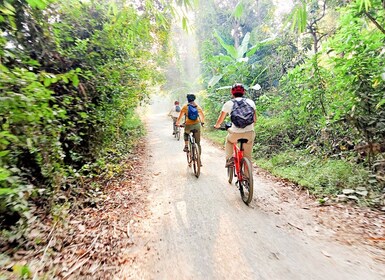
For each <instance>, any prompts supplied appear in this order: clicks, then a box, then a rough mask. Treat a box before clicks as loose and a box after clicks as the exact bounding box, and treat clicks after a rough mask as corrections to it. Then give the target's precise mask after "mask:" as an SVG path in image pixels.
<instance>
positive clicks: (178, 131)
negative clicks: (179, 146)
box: [176, 128, 180, 141]
mask: <svg viewBox="0 0 385 280" xmlns="http://www.w3.org/2000/svg"><path fill="white" fill-rule="evenodd" d="M179 139H180V128H178V129H177V130H176V140H178V141H179Z"/></svg>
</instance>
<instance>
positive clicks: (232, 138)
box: [225, 129, 238, 159]
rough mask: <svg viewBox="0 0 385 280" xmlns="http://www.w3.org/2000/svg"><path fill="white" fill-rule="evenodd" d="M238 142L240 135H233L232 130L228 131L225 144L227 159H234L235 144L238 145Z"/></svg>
mask: <svg viewBox="0 0 385 280" xmlns="http://www.w3.org/2000/svg"><path fill="white" fill-rule="evenodd" d="M237 140H238V133H233V132H232V131H231V130H230V129H228V130H227V136H226V142H225V151H226V159H229V158H232V157H233V144H234V143H237Z"/></svg>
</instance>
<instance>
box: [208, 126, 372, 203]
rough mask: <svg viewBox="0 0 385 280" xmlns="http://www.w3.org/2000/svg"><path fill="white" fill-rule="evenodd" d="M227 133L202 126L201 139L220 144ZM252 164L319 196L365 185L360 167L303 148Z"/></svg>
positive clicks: (365, 179) (365, 177)
mask: <svg viewBox="0 0 385 280" xmlns="http://www.w3.org/2000/svg"><path fill="white" fill-rule="evenodd" d="M226 134H227V132H225V131H216V130H209V129H206V130H205V131H204V133H203V135H204V137H205V138H208V139H209V140H211V141H213V142H215V143H218V144H220V145H224V139H225V136H226ZM254 161H255V162H256V164H257V165H258V166H259V167H261V168H263V169H265V170H267V171H269V172H270V173H272V174H273V175H275V176H277V177H280V178H284V179H288V180H290V181H291V182H293V183H297V184H298V185H300V186H302V187H305V188H307V189H308V190H309V191H310V193H312V194H314V195H317V196H319V197H322V196H328V195H337V194H340V193H341V191H342V190H343V189H356V188H357V187H365V186H366V185H367V184H368V183H367V182H368V180H369V173H368V171H367V170H365V169H364V167H362V166H360V165H356V164H350V163H348V162H346V161H343V160H335V159H328V158H320V157H319V156H316V155H312V154H309V153H307V152H306V151H300V150H290V151H284V152H280V153H278V154H275V155H273V156H272V157H270V158H256V159H254Z"/></svg>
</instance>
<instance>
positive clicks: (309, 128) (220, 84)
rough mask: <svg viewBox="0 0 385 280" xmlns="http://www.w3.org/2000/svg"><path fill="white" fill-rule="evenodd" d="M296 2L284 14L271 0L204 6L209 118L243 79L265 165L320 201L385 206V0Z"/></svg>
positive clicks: (258, 154)
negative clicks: (253, 107)
mask: <svg viewBox="0 0 385 280" xmlns="http://www.w3.org/2000/svg"><path fill="white" fill-rule="evenodd" d="M294 4H295V5H293V7H292V8H291V9H290V10H288V12H287V13H286V16H284V18H283V20H277V14H276V13H275V11H276V10H277V6H274V4H273V3H272V1H258V3H256V2H255V1H240V2H238V4H237V5H236V6H234V3H233V2H232V1H221V2H220V3H219V1H205V2H204V3H200V12H199V13H198V19H199V20H198V31H197V34H199V35H198V38H199V48H200V50H201V52H200V54H201V58H202V73H203V80H204V88H206V90H205V91H204V92H203V93H202V97H204V98H203V100H204V109H205V112H206V114H207V119H208V120H209V121H210V122H211V123H215V120H216V118H217V116H218V114H219V112H220V109H221V106H222V104H223V103H224V102H225V101H226V100H227V99H229V97H230V94H229V89H228V88H229V86H230V85H231V84H233V83H234V82H242V83H244V84H245V85H246V86H248V97H249V98H252V99H253V100H254V101H255V102H256V105H257V114H258V121H257V123H256V125H255V130H256V139H255V146H254V156H255V161H256V162H257V163H258V165H260V166H261V167H262V168H265V169H267V170H269V171H270V172H272V173H273V174H275V175H278V176H280V177H283V178H287V179H289V180H291V181H293V182H296V183H298V184H299V185H301V186H303V187H305V188H308V189H309V191H310V192H311V193H313V194H315V195H317V196H319V197H320V199H321V201H324V199H325V198H326V199H327V198H329V197H332V198H335V199H338V200H353V201H358V202H360V203H364V204H367V205H370V206H373V207H379V208H382V209H385V208H384V206H385V204H384V196H385V191H384V190H385V154H384V152H385V142H384V139H385V107H384V106H385V96H384V92H385V68H384V67H385V65H384V53H385V52H384V51H385V49H384V42H385V32H384V27H385V21H384V15H385V9H384V6H383V4H384V3H383V2H382V1H365V0H354V1H310V0H309V1H294ZM233 7H235V8H233ZM219 26H220V27H219ZM210 32H212V34H209V33H210ZM257 84H259V85H260V86H261V89H260V90H258V88H259V87H258V85H257ZM209 134H210V135H211V134H217V132H209ZM218 136H219V134H218ZM213 137H214V138H216V137H217V136H211V138H213ZM220 137H222V136H220ZM220 137H219V138H220Z"/></svg>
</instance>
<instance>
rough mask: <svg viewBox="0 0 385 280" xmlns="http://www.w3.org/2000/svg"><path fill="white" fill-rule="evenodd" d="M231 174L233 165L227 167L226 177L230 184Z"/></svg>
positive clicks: (232, 173)
mask: <svg viewBox="0 0 385 280" xmlns="http://www.w3.org/2000/svg"><path fill="white" fill-rule="evenodd" d="M233 176H234V166H229V167H227V178H228V181H229V183H230V184H231V182H232V181H233Z"/></svg>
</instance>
